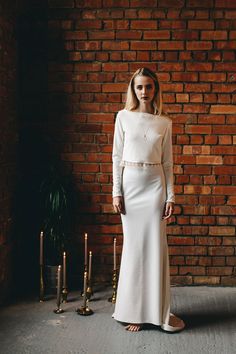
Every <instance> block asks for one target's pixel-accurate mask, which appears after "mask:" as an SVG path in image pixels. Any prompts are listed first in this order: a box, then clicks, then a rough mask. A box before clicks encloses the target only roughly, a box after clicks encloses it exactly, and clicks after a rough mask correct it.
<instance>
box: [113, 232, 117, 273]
mask: <svg viewBox="0 0 236 354" xmlns="http://www.w3.org/2000/svg"><path fill="white" fill-rule="evenodd" d="M113 269H114V270H116V238H114V268H113Z"/></svg>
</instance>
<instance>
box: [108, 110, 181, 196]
mask: <svg viewBox="0 0 236 354" xmlns="http://www.w3.org/2000/svg"><path fill="white" fill-rule="evenodd" d="M112 160H113V191H112V195H113V197H116V196H121V195H122V192H121V176H122V169H123V168H122V166H121V164H122V161H129V162H145V163H161V164H162V165H163V170H164V174H165V180H166V189H167V190H166V192H167V193H166V196H167V199H166V201H170V202H175V195H174V187H173V156H172V121H171V119H170V118H168V117H166V116H158V115H154V114H150V113H143V112H132V111H128V110H126V109H123V110H121V111H119V112H118V114H117V117H116V122H115V131H114V139H113V152H112Z"/></svg>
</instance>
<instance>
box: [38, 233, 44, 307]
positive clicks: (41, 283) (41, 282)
mask: <svg viewBox="0 0 236 354" xmlns="http://www.w3.org/2000/svg"><path fill="white" fill-rule="evenodd" d="M39 266H40V269H39V301H40V302H43V300H44V279H43V232H42V231H41V232H40V237H39Z"/></svg>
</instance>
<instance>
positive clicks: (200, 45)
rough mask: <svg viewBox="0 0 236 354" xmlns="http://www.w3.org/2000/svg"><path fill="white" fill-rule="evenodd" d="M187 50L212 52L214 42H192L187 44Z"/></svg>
mask: <svg viewBox="0 0 236 354" xmlns="http://www.w3.org/2000/svg"><path fill="white" fill-rule="evenodd" d="M186 44H187V45H186V49H187V50H210V49H212V42H210V41H191V42H187V43H186Z"/></svg>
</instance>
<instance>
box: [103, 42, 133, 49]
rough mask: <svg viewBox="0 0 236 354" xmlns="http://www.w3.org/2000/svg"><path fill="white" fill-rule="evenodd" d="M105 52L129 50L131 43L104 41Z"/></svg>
mask: <svg viewBox="0 0 236 354" xmlns="http://www.w3.org/2000/svg"><path fill="white" fill-rule="evenodd" d="M102 49H103V50H127V49H129V43H128V42H126V41H103V42H102Z"/></svg>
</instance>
